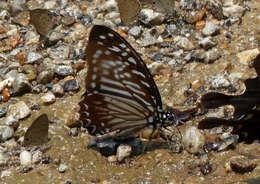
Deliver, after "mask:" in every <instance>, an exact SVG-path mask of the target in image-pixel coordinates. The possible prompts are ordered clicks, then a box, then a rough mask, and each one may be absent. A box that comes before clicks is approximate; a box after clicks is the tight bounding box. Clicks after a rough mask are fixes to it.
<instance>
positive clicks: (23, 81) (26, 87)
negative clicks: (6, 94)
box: [11, 73, 31, 95]
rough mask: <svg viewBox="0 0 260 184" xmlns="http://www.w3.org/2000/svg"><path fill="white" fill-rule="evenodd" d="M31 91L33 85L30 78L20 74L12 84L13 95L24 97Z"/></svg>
mask: <svg viewBox="0 0 260 184" xmlns="http://www.w3.org/2000/svg"><path fill="white" fill-rule="evenodd" d="M30 91H31V84H30V82H29V80H28V78H27V77H26V76H25V75H24V74H22V73H20V74H18V75H17V76H16V78H15V79H14V81H13V83H12V89H11V94H12V95H22V94H24V93H26V92H30Z"/></svg>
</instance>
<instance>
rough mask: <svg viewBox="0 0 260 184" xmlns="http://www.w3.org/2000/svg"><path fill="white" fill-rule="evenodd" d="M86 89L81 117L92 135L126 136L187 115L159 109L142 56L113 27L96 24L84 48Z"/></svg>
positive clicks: (158, 127) (163, 125)
mask: <svg viewBox="0 0 260 184" xmlns="http://www.w3.org/2000/svg"><path fill="white" fill-rule="evenodd" d="M86 59H87V63H88V73H87V77H86V81H85V82H86V92H85V93H84V94H83V96H82V100H81V102H80V103H79V105H80V111H79V113H80V120H81V122H82V124H83V126H85V127H87V128H88V130H89V133H90V134H91V135H103V134H106V133H108V132H112V131H116V132H117V134H116V137H120V138H128V137H132V136H134V135H136V133H138V132H139V131H141V130H142V129H144V128H146V127H149V128H152V130H156V129H160V128H161V127H166V126H169V125H177V124H178V123H179V122H180V120H183V119H186V117H184V116H183V117H182V115H180V116H179V115H177V114H176V113H174V112H173V111H170V110H166V111H163V109H162V102H161V96H160V93H159V91H158V89H157V86H156V84H155V82H154V80H153V77H152V75H151V74H150V72H149V70H148V69H147V67H146V64H145V63H144V62H143V60H142V59H141V57H140V56H139V55H138V54H137V52H136V51H135V50H134V49H133V48H132V47H131V45H130V44H129V43H128V42H127V41H126V40H125V39H123V38H122V37H121V36H120V35H119V34H118V33H116V32H115V31H113V30H112V29H110V28H108V27H105V26H101V25H95V26H94V27H93V28H92V30H91V32H90V36H89V42H88V46H87V48H86Z"/></svg>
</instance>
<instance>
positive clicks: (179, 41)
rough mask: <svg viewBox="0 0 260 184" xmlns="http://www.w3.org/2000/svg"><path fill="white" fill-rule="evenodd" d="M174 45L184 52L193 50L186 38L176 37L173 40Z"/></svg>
mask: <svg viewBox="0 0 260 184" xmlns="http://www.w3.org/2000/svg"><path fill="white" fill-rule="evenodd" d="M174 42H175V43H176V45H177V46H178V47H179V48H181V49H183V50H186V51H189V50H193V49H195V47H194V45H193V43H192V42H191V41H190V40H189V39H188V38H186V37H181V36H177V37H176V38H174Z"/></svg>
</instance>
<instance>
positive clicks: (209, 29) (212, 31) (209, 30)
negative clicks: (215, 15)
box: [202, 21, 220, 36]
mask: <svg viewBox="0 0 260 184" xmlns="http://www.w3.org/2000/svg"><path fill="white" fill-rule="evenodd" d="M219 30H220V28H219V26H217V25H215V24H213V23H211V22H209V21H207V22H206V24H205V27H204V28H203V29H202V33H203V35H205V36H214V35H216V34H218V33H219Z"/></svg>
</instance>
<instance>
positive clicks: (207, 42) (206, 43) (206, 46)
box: [199, 37, 217, 50]
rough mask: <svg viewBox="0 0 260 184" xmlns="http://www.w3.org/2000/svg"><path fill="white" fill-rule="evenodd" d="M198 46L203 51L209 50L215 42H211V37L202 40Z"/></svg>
mask: <svg viewBox="0 0 260 184" xmlns="http://www.w3.org/2000/svg"><path fill="white" fill-rule="evenodd" d="M199 45H200V46H201V47H202V48H204V49H207V50H208V49H210V48H212V47H214V46H216V45H217V43H216V42H214V41H212V39H211V37H206V38H204V39H203V40H201V41H199Z"/></svg>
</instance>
